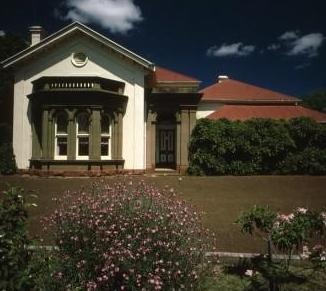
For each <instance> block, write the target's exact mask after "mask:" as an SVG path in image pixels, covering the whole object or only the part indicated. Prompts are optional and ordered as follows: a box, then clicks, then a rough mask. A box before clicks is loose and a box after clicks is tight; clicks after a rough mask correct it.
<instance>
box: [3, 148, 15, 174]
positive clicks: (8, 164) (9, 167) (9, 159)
mask: <svg viewBox="0 0 326 291" xmlns="http://www.w3.org/2000/svg"><path fill="white" fill-rule="evenodd" d="M16 170H17V167H16V160H15V156H14V152H13V148H12V144H11V143H3V144H2V145H0V174H2V175H11V174H14V173H16Z"/></svg>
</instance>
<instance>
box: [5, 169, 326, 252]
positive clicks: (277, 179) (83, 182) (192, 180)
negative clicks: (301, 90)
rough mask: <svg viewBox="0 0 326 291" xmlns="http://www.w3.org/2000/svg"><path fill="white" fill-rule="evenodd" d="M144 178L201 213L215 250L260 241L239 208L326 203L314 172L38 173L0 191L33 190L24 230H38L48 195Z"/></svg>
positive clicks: (249, 248)
mask: <svg viewBox="0 0 326 291" xmlns="http://www.w3.org/2000/svg"><path fill="white" fill-rule="evenodd" d="M130 179H133V180H134V181H135V180H136V181H137V180H141V179H143V180H145V181H146V182H148V183H152V184H155V185H157V186H158V187H170V188H174V189H175V191H176V192H177V194H178V195H179V196H180V197H181V198H182V199H185V200H187V201H189V202H190V203H192V204H193V205H194V206H195V207H196V208H198V210H200V211H203V212H204V217H203V221H204V223H205V224H206V225H207V226H208V227H209V228H210V229H211V230H213V231H214V232H215V234H216V236H217V243H218V250H219V251H230V252H256V251H260V250H262V248H263V246H262V244H261V242H260V241H259V240H255V239H253V238H251V237H248V236H247V235H243V234H241V233H240V231H239V227H238V226H237V225H236V224H235V223H234V221H235V220H236V219H237V217H238V216H239V214H240V213H241V211H244V210H246V209H248V208H250V207H252V206H253V205H270V206H271V207H273V208H275V209H277V210H279V211H282V212H286V213H288V212H290V211H291V210H292V209H293V208H295V207H308V208H310V207H312V208H315V209H321V208H323V207H326V177H315V176H250V177H232V176H228V177H187V176H186V177H179V176H157V175H147V176H134V177H132V176H120V177H119V176H118V177H107V178H101V179H100V178H39V177H28V176H27V177H23V176H2V177H0V190H3V189H6V187H7V186H6V185H7V184H10V185H11V186H19V187H23V188H24V189H25V190H26V191H32V190H33V191H35V192H36V194H38V196H39V198H38V201H37V204H38V207H37V208H33V209H32V210H30V218H29V231H30V233H31V235H32V236H35V235H41V236H42V232H41V224H40V218H41V217H42V216H44V215H46V214H49V213H51V212H52V211H53V210H54V209H55V203H54V202H53V201H52V198H54V197H59V196H62V195H64V194H63V193H64V192H65V191H66V190H69V191H77V190H79V189H81V188H87V187H89V186H90V185H91V184H92V183H93V182H98V181H99V180H104V181H105V182H107V183H114V182H115V181H118V180H127V181H129V180H130Z"/></svg>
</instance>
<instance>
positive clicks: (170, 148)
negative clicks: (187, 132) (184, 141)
mask: <svg viewBox="0 0 326 291" xmlns="http://www.w3.org/2000/svg"><path fill="white" fill-rule="evenodd" d="M157 146H158V147H157V149H158V151H157V156H156V157H157V159H156V167H159V168H174V167H175V129H174V128H173V129H172V128H164V127H161V128H158V135H157Z"/></svg>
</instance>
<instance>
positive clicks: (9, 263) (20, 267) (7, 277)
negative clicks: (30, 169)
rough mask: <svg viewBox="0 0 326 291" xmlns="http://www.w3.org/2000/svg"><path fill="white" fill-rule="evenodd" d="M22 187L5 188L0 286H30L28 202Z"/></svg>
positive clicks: (0, 206)
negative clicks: (27, 230) (27, 225)
mask: <svg viewBox="0 0 326 291" xmlns="http://www.w3.org/2000/svg"><path fill="white" fill-rule="evenodd" d="M22 193H23V191H22V189H19V188H10V189H8V190H7V191H4V192H3V193H2V195H1V199H0V221H1V224H0V278H1V279H0V289H1V290H29V289H30V287H31V286H32V279H31V277H30V276H29V261H30V257H31V254H30V252H29V251H28V250H27V249H26V248H25V246H26V245H27V244H28V243H29V239H28V238H27V233H26V219H27V211H26V207H27V204H26V202H25V199H24V197H23V195H22Z"/></svg>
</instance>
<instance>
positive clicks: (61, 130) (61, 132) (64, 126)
mask: <svg viewBox="0 0 326 291" xmlns="http://www.w3.org/2000/svg"><path fill="white" fill-rule="evenodd" d="M54 130H55V146H54V151H55V152H54V157H55V159H57V160H66V159H67V148H68V117H67V114H66V113H65V112H63V111H61V112H59V113H58V114H57V115H56V119H55V125H54Z"/></svg>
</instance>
